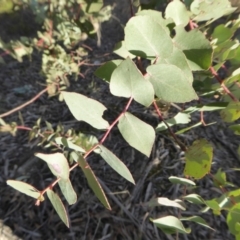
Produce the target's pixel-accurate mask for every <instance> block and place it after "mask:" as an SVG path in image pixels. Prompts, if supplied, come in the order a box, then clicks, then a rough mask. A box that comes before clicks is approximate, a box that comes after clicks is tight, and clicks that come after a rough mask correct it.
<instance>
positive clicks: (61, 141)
mask: <svg viewBox="0 0 240 240" xmlns="http://www.w3.org/2000/svg"><path fill="white" fill-rule="evenodd" d="M55 142H56V143H57V144H58V145H63V146H64V147H68V148H70V149H73V150H76V151H78V152H81V153H85V152H86V151H85V150H84V149H83V148H81V147H80V146H78V145H76V144H74V143H73V142H71V141H70V140H69V139H67V138H64V137H57V138H55Z"/></svg>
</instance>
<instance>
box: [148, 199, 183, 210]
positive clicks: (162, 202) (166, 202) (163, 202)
mask: <svg viewBox="0 0 240 240" xmlns="http://www.w3.org/2000/svg"><path fill="white" fill-rule="evenodd" d="M147 205H148V206H149V207H156V206H168V207H175V208H180V209H181V210H186V206H185V204H184V202H183V201H182V200H180V199H175V200H170V199H168V198H165V197H159V198H154V199H151V200H150V201H149V202H148V203H147Z"/></svg>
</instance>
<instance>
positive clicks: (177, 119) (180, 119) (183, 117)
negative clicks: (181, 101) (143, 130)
mask: <svg viewBox="0 0 240 240" xmlns="http://www.w3.org/2000/svg"><path fill="white" fill-rule="evenodd" d="M190 117H191V116H190V114H187V113H182V112H179V113H178V114H177V115H176V116H174V117H173V118H170V119H168V120H165V122H166V123H167V124H168V126H169V127H171V126H174V125H176V124H177V125H179V124H187V123H189V122H190V121H191V119H190ZM166 129H167V126H166V124H165V123H164V122H161V123H159V124H158V125H157V127H156V131H157V132H158V131H164V130H166Z"/></svg>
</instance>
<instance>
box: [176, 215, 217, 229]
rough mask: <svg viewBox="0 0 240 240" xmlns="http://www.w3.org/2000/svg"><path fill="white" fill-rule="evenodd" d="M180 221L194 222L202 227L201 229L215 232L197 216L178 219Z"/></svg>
mask: <svg viewBox="0 0 240 240" xmlns="http://www.w3.org/2000/svg"><path fill="white" fill-rule="evenodd" d="M180 220H181V221H191V222H195V223H198V224H199V225H201V226H203V227H206V228H209V229H211V230H213V231H215V230H214V229H213V228H211V227H209V226H208V224H207V222H206V221H205V220H204V219H203V218H201V217H199V216H191V217H184V218H180Z"/></svg>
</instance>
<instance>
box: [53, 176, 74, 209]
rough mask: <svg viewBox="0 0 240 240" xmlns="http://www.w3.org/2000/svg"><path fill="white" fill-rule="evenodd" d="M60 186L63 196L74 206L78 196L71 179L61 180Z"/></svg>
mask: <svg viewBox="0 0 240 240" xmlns="http://www.w3.org/2000/svg"><path fill="white" fill-rule="evenodd" d="M58 185H59V187H60V189H61V191H62V194H63V196H64V197H65V198H66V200H67V202H68V204H70V205H72V204H74V203H76V201H77V194H76V192H75V191H74V189H73V187H72V184H71V182H70V180H69V179H67V180H65V179H60V180H59V181H58Z"/></svg>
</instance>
